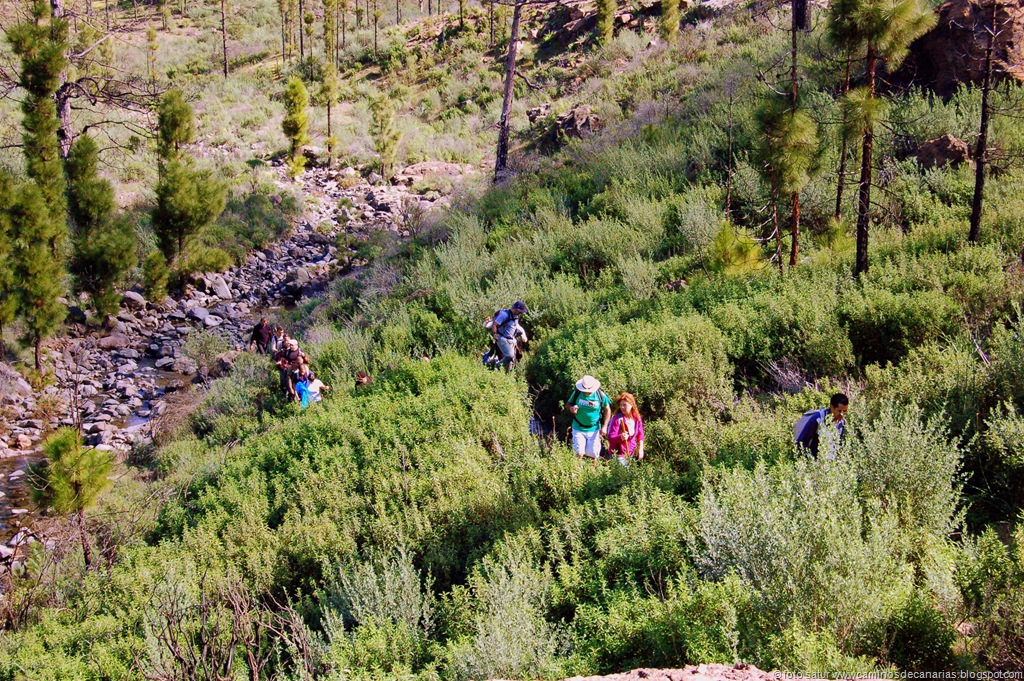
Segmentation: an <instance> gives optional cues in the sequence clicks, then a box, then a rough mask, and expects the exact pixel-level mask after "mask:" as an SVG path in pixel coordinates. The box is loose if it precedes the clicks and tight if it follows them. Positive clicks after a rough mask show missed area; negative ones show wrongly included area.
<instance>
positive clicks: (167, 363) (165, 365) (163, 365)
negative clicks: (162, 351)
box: [156, 357, 174, 370]
mask: <svg viewBox="0 0 1024 681" xmlns="http://www.w3.org/2000/svg"><path fill="white" fill-rule="evenodd" d="M173 366H174V358H173V357H161V358H160V359H158V360H157V361H156V368H157V369H160V370H167V369H170V368H171V367H173Z"/></svg>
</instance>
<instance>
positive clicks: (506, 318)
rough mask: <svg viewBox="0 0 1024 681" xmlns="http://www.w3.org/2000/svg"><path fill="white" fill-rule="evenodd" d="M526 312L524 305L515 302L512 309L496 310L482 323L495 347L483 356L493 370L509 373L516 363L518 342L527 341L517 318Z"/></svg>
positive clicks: (519, 301)
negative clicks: (502, 369)
mask: <svg viewBox="0 0 1024 681" xmlns="http://www.w3.org/2000/svg"><path fill="white" fill-rule="evenodd" d="M526 311H527V310H526V303H524V302H523V301H521V300H517V301H516V302H514V303H512V307H510V308H507V309H502V310H498V311H497V312H495V313H494V317H493V318H492V317H488V318H487V319H486V320H485V321H484V328H485V329H487V330H488V331H490V332H491V337H492V338H493V340H494V345H495V346H496V348H492V349H491V350H490V351H488V353H487V354H486V355H484V363H485V364H488V366H491V367H493V368H495V369H496V368H498V367H504V369H505V371H511V369H512V365H513V364H515V361H516V351H517V350H518V341H519V340H521V341H522V342H523V343H526V342H528V340H529V339H528V338H527V337H526V331H524V330H523V327H522V326H520V325H519V317H521V316H522V315H524V314H526ZM495 349H496V350H497V352H495V351H494V350H495Z"/></svg>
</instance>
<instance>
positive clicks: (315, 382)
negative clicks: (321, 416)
mask: <svg viewBox="0 0 1024 681" xmlns="http://www.w3.org/2000/svg"><path fill="white" fill-rule="evenodd" d="M306 388H307V390H308V391H309V401H310V402H319V401H321V400H322V399H323V396H322V395H321V393H323V392H324V391H325V390H330V389H331V386H329V385H325V384H324V382H323V381H321V380H320V379H319V378H317V377H316V374H314V373H313V372H312V371H310V372H309V376H308V378H307V381H306Z"/></svg>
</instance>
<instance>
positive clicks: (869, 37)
mask: <svg viewBox="0 0 1024 681" xmlns="http://www.w3.org/2000/svg"><path fill="white" fill-rule="evenodd" d="M934 23H935V14H934V13H933V12H932V11H931V10H930V9H928V8H927V7H926V6H925V5H924V4H922V3H921V1H920V0H844V1H843V2H838V3H835V4H834V5H832V6H831V7H830V8H829V14H828V35H829V36H830V37H831V38H832V40H833V42H835V43H836V44H841V45H855V46H860V48H861V49H862V51H863V54H864V64H865V73H864V83H865V84H864V86H862V87H861V88H858V89H857V90H853V91H851V92H850V93H849V94H848V95H847V97H846V99H847V107H848V111H851V113H852V115H850V116H849V117H847V118H846V120H847V121H848V123H850V124H856V125H857V126H858V128H859V130H858V132H859V133H860V136H861V158H860V182H859V187H858V191H857V260H856V265H855V267H854V271H855V272H856V273H857V274H861V273H863V272H866V271H867V269H868V227H869V224H870V220H871V182H872V178H873V175H874V166H873V158H872V152H873V150H874V142H875V120H876V118H877V116H878V113H879V111H880V106H879V102H878V100H877V97H876V90H877V85H878V66H879V63H880V62H883V61H884V62H886V65H887V67H888V68H889V69H890V70H893V69H895V68H896V67H898V66H899V64H900V63H901V62H902V61H903V58H904V57H905V56H906V54H907V50H908V49H909V48H910V44H911V43H912V42H914V40H916V39H917V38H918V37H919V36H921V35H922V34H923V33H925V32H926V31H927V30H928V29H929V28H931V27H932V25H934Z"/></svg>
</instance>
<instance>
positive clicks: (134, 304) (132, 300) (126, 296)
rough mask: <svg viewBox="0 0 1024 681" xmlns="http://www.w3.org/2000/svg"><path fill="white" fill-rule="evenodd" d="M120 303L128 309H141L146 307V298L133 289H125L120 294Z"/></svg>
mask: <svg viewBox="0 0 1024 681" xmlns="http://www.w3.org/2000/svg"><path fill="white" fill-rule="evenodd" d="M121 304H122V305H124V306H125V307H127V308H128V309H129V310H142V309H144V308H145V307H146V299H145V298H143V297H142V294H140V293H136V292H135V291H125V292H124V293H123V294H122V295H121Z"/></svg>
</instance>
